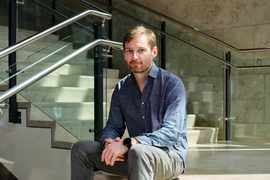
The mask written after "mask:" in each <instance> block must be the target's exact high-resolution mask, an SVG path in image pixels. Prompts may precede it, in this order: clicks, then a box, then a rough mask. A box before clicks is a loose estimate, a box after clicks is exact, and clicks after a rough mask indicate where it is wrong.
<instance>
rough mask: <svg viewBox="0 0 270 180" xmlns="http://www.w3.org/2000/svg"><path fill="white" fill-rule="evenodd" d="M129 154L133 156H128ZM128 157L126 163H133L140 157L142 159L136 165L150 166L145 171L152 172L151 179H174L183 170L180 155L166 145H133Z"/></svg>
mask: <svg viewBox="0 0 270 180" xmlns="http://www.w3.org/2000/svg"><path fill="white" fill-rule="evenodd" d="M130 155H132V156H133V157H130ZM128 158H129V161H128V163H134V162H135V161H136V160H138V159H140V158H142V159H144V160H142V161H141V162H140V163H141V164H140V165H139V164H138V165H137V166H140V167H142V168H145V169H149V168H151V169H149V170H148V171H145V173H146V172H148V173H153V175H152V177H153V179H174V178H177V177H178V176H179V175H180V174H181V173H182V171H183V161H182V159H181V158H180V156H179V155H178V154H177V153H176V152H175V151H173V150H171V149H169V148H166V147H164V148H158V147H154V146H147V145H141V144H139V145H135V146H133V147H132V148H131V150H130V152H129V157H128ZM148 166H150V167H148ZM151 171H152V172H151Z"/></svg>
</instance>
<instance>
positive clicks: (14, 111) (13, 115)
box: [8, 0, 21, 124]
mask: <svg viewBox="0 0 270 180" xmlns="http://www.w3.org/2000/svg"><path fill="white" fill-rule="evenodd" d="M16 17H17V1H16V0H10V1H9V26H8V32H9V33H8V43H9V46H11V45H13V44H15V43H16V28H17V27H16V26H17V25H16V24H17V19H16ZM8 66H9V72H8V75H9V77H11V76H13V75H14V74H16V73H17V64H16V52H13V53H11V54H9V56H8ZM16 83H17V76H14V77H13V78H10V79H9V89H10V88H12V87H14V86H16ZM9 104H10V108H9V122H11V123H19V124H20V123H21V116H20V112H18V105H17V95H16V94H15V95H13V96H12V97H10V98H9Z"/></svg>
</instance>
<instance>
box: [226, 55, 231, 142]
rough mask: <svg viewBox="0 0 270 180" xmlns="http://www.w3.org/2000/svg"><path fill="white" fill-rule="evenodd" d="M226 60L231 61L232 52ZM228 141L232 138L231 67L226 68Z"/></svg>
mask: <svg viewBox="0 0 270 180" xmlns="http://www.w3.org/2000/svg"><path fill="white" fill-rule="evenodd" d="M226 61H227V62H231V52H230V51H228V52H227V53H226ZM225 117H227V121H226V141H230V140H231V67H230V66H227V68H226V116H225Z"/></svg>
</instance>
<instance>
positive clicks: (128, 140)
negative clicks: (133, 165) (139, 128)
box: [123, 138, 132, 149]
mask: <svg viewBox="0 0 270 180" xmlns="http://www.w3.org/2000/svg"><path fill="white" fill-rule="evenodd" d="M123 144H124V145H125V146H126V147H127V148H128V149H130V148H131V146H132V141H131V139H130V138H126V139H124V141H123Z"/></svg>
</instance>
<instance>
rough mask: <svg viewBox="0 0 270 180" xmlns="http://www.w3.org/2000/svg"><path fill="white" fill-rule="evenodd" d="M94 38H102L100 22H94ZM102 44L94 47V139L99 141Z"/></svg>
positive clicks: (101, 115) (101, 114) (101, 97)
mask: <svg viewBox="0 0 270 180" xmlns="http://www.w3.org/2000/svg"><path fill="white" fill-rule="evenodd" d="M93 24H94V38H95V39H102V38H103V31H102V22H94V23H93ZM102 54H103V45H98V46H96V47H95V48H94V81H95V82H94V84H95V90H94V94H95V97H94V103H95V105H94V107H95V115H94V117H95V119H94V121H95V122H94V127H95V131H94V137H95V138H94V139H95V141H101V136H102V131H103V57H102Z"/></svg>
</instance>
